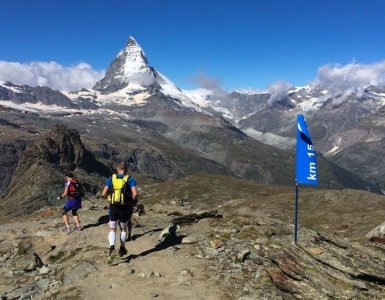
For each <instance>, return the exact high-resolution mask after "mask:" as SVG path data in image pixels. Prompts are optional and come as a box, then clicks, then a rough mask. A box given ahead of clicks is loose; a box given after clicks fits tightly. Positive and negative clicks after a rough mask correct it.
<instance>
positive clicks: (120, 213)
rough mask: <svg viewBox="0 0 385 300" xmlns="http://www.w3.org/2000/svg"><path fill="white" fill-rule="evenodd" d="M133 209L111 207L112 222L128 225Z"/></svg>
mask: <svg viewBox="0 0 385 300" xmlns="http://www.w3.org/2000/svg"><path fill="white" fill-rule="evenodd" d="M132 212H133V208H132V207H130V206H127V205H110V221H120V222H122V223H126V222H128V221H130V220H131V216H132Z"/></svg>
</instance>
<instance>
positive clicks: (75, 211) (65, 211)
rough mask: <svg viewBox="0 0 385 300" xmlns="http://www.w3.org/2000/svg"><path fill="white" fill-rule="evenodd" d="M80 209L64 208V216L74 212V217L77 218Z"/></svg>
mask: <svg viewBox="0 0 385 300" xmlns="http://www.w3.org/2000/svg"><path fill="white" fill-rule="evenodd" d="M78 209H79V208H74V209H70V208H66V207H63V216H64V215H66V214H67V213H68V212H69V211H70V210H72V215H73V216H77V215H78Z"/></svg>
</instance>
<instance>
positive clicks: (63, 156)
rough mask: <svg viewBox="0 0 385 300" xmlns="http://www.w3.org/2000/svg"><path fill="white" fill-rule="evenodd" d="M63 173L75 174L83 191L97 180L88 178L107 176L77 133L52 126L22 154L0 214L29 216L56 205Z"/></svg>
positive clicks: (65, 128)
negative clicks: (80, 180)
mask: <svg viewBox="0 0 385 300" xmlns="http://www.w3.org/2000/svg"><path fill="white" fill-rule="evenodd" d="M65 171H76V172H75V174H76V175H77V176H78V177H80V179H83V182H84V185H85V187H86V188H87V187H88V188H90V187H91V186H94V185H95V184H97V182H98V180H100V179H91V178H92V176H96V177H97V178H99V177H100V175H102V176H108V175H109V173H110V172H109V169H108V168H107V167H105V166H104V165H103V164H102V163H100V162H98V161H97V160H96V159H95V158H94V157H93V155H92V154H91V153H90V152H89V151H87V150H86V149H85V147H84V145H83V143H82V141H81V139H80V135H79V133H78V131H77V130H75V129H72V128H69V127H67V126H63V125H55V126H53V127H52V129H51V131H50V132H49V134H48V135H47V136H44V137H41V138H39V139H37V140H36V141H35V142H33V143H32V144H31V145H30V146H28V147H27V148H26V150H25V151H24V152H23V153H22V155H21V158H20V160H19V162H18V165H17V168H16V170H15V172H14V174H13V177H12V180H11V182H10V184H9V186H8V189H7V190H6V195H5V197H4V198H3V199H2V200H1V204H2V209H1V210H0V214H2V215H21V214H28V213H31V212H32V211H34V210H36V209H38V208H40V207H42V206H44V205H52V204H55V199H56V197H57V195H58V194H59V193H60V192H61V191H62V184H63V176H64V174H63V172H65ZM92 174H94V175H92ZM90 176H91V178H90ZM87 181H88V182H89V183H88V182H87ZM92 181H95V182H92Z"/></svg>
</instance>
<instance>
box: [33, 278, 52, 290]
mask: <svg viewBox="0 0 385 300" xmlns="http://www.w3.org/2000/svg"><path fill="white" fill-rule="evenodd" d="M35 285H36V287H37V288H38V289H39V290H40V291H45V290H46V289H48V287H49V286H50V282H49V280H48V279H47V278H41V279H39V280H38V281H37V282H36V283H35Z"/></svg>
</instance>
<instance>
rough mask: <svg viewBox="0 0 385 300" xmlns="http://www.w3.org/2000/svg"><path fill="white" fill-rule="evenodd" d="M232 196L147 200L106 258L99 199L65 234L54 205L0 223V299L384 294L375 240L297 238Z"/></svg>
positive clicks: (383, 258) (382, 253) (384, 254)
mask: <svg viewBox="0 0 385 300" xmlns="http://www.w3.org/2000/svg"><path fill="white" fill-rule="evenodd" d="M95 201H99V200H95ZM239 201H241V200H233V201H228V202H227V203H225V204H224V205H221V206H220V208H219V211H217V210H206V211H201V210H200V211H199V210H196V209H194V208H192V207H191V206H189V205H184V204H183V205H180V204H177V203H176V202H174V201H171V202H170V203H167V204H164V205H160V204H158V203H155V204H152V205H147V206H146V213H145V214H143V215H140V216H138V215H137V216H136V217H135V220H136V221H137V222H136V227H135V228H134V229H133V233H132V236H133V241H130V242H128V243H127V250H128V255H127V256H124V257H123V258H117V259H116V260H114V262H113V263H112V264H111V265H108V264H107V255H108V253H107V247H108V241H107V232H108V226H107V221H108V210H106V209H104V208H103V206H104V205H103V204H102V203H101V202H98V203H99V204H98V205H95V203H91V202H89V201H85V202H84V205H83V209H82V210H81V212H80V214H79V215H80V217H81V221H82V225H83V226H84V229H83V231H80V232H78V231H74V232H72V233H71V234H69V235H66V234H65V233H64V232H62V228H63V225H62V222H61V217H60V211H59V209H42V210H40V211H39V212H37V213H35V214H32V215H30V216H28V217H25V218H24V219H23V218H19V219H16V220H14V221H13V222H11V223H4V224H2V225H0V230H1V231H0V232H1V233H0V261H1V267H0V278H1V281H0V294H1V295H2V299H127V298H133V299H152V298H155V299H367V298H370V299H383V297H384V295H385V247H384V245H383V244H381V243H370V242H361V243H358V242H351V241H349V240H348V239H346V238H343V237H340V236H337V235H334V234H331V233H322V232H317V231H313V230H309V229H306V228H301V231H300V241H299V243H298V244H297V245H295V244H293V241H292V240H293V236H292V233H293V226H292V225H291V224H288V223H285V222H283V221H280V220H277V219H275V218H273V217H272V216H271V213H270V212H269V211H267V210H256V209H251V208H247V207H243V208H241V209H239V208H237V207H238V205H239V203H238V202H239ZM217 209H218V208H217Z"/></svg>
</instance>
